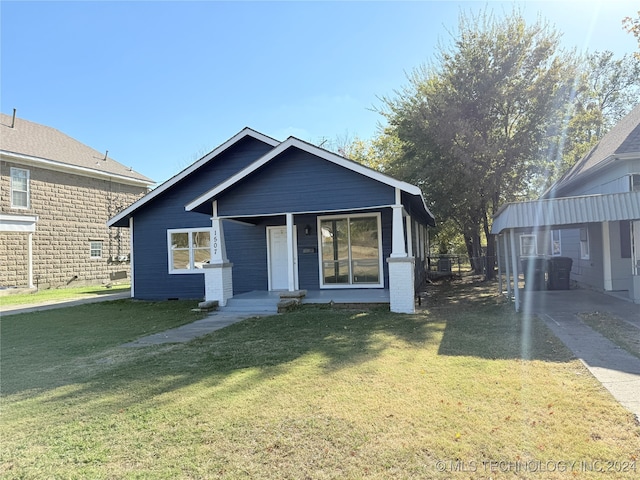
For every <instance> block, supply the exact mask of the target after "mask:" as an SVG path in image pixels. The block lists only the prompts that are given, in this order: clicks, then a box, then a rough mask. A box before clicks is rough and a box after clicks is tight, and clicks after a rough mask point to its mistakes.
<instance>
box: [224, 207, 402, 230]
mask: <svg viewBox="0 0 640 480" xmlns="http://www.w3.org/2000/svg"><path fill="white" fill-rule="evenodd" d="M391 207H393V205H374V206H371V207H361V208H339V209H336V210H298V211H291V212H287V213H292V214H293V215H318V214H326V215H339V214H341V213H344V214H347V213H349V212H354V211H368V210H379V209H382V208H391ZM283 215H286V213H285V212H276V213H252V214H244V215H221V216H220V218H223V219H225V220H230V221H234V220H235V221H236V222H238V223H241V224H243V225H253V224H252V223H249V222H243V221H241V220H238V219H239V218H259V217H282V216H283ZM354 215H359V214H354ZM362 215H365V214H364V213H363V214H362Z"/></svg>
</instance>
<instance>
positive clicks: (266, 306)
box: [218, 298, 279, 314]
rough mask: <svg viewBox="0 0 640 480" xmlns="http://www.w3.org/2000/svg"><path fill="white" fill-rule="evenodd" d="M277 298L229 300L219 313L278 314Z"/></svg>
mask: <svg viewBox="0 0 640 480" xmlns="http://www.w3.org/2000/svg"><path fill="white" fill-rule="evenodd" d="M278 302H279V299H278V298H274V299H255V298H252V299H238V298H230V299H229V300H228V301H227V305H226V306H224V307H220V308H219V309H218V310H219V311H220V312H243V313H274V314H275V313H278Z"/></svg>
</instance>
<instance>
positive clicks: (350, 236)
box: [108, 128, 435, 313]
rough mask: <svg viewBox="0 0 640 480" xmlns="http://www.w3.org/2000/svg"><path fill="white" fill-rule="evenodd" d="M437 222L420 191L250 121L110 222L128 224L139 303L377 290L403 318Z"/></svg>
mask: <svg viewBox="0 0 640 480" xmlns="http://www.w3.org/2000/svg"><path fill="white" fill-rule="evenodd" d="M434 224H435V222H434V217H433V215H432V213H431V212H430V211H429V209H428V208H427V206H426V204H425V202H424V198H423V196H422V193H421V191H420V189H419V188H418V187H416V186H414V185H411V184H408V183H405V182H401V181H399V180H396V179H394V178H391V177H389V176H387V175H384V174H382V173H380V172H377V171H375V170H372V169H370V168H367V167H365V166H363V165H361V164H358V163H356V162H353V161H350V160H348V159H346V158H344V157H341V156H339V155H336V154H334V153H332V152H329V151H327V150H324V149H322V148H318V147H316V146H314V145H311V144H309V143H306V142H303V141H301V140H299V139H297V138H294V137H290V138H289V139H287V140H285V141H284V142H278V141H276V140H274V139H273V138H270V137H268V136H265V135H263V134H261V133H259V132H256V131H254V130H252V129H249V128H245V129H244V130H242V131H240V132H239V133H238V134H236V135H235V136H234V137H232V138H231V139H229V140H228V141H226V142H225V143H223V144H222V145H220V146H219V147H217V148H216V149H214V150H213V151H212V152H210V153H209V154H207V155H205V156H204V157H203V158H201V159H200V160H198V161H196V162H195V163H194V164H192V165H191V166H190V167H188V168H186V169H185V170H183V171H182V172H180V173H179V174H177V175H176V176H174V177H173V178H171V179H169V180H168V181H167V182H165V183H164V184H162V185H161V186H159V187H158V188H156V189H155V190H153V191H151V192H150V193H149V194H147V195H146V196H145V197H143V198H141V199H140V200H139V201H137V202H135V203H133V204H132V205H131V206H129V207H128V208H126V209H125V210H123V211H122V212H120V213H119V214H118V215H116V216H115V217H113V218H112V219H110V220H109V222H108V225H109V226H122V227H129V229H130V235H131V244H132V252H131V267H132V273H131V278H132V296H133V297H135V298H140V299H153V300H159V299H170V298H185V299H187V298H188V299H203V298H204V299H206V300H217V301H218V302H219V303H220V305H221V306H224V305H226V304H227V301H228V300H229V299H231V298H232V297H233V296H237V295H239V294H242V293H246V292H253V291H284V292H300V291H326V292H331V291H334V292H337V291H341V292H343V293H344V291H346V290H351V291H355V290H357V291H362V290H363V289H367V290H373V289H377V290H383V291H387V292H388V294H389V302H390V306H391V310H392V311H396V312H405V313H410V312H413V311H414V298H415V289H416V287H417V286H419V285H420V284H421V282H422V281H423V280H424V278H425V276H426V270H427V266H426V263H427V254H428V234H427V227H428V226H430V225H434Z"/></svg>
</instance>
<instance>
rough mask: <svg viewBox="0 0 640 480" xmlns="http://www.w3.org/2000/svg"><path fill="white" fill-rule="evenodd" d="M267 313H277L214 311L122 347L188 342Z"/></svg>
mask: <svg viewBox="0 0 640 480" xmlns="http://www.w3.org/2000/svg"><path fill="white" fill-rule="evenodd" d="M265 315H275V314H273V313H268V314H265V313H264V312H256V313H251V312H228V313H225V312H212V313H211V314H209V316H208V317H206V318H203V319H202V320H196V321H195V322H191V323H187V324H185V325H181V326H179V327H176V328H172V329H170V330H166V331H164V332H160V333H154V334H153V335H147V336H146V337H141V338H138V339H137V340H134V341H133V342H129V343H125V344H123V345H121V346H122V347H148V346H150V345H162V344H165V343H182V342H188V341H190V340H193V339H195V338H198V337H202V336H204V335H207V334H209V333H211V332H214V331H216V330H220V329H221V328H224V327H228V326H229V325H232V324H234V323H237V322H240V321H242V320H246V319H247V318H255V317H261V316H265Z"/></svg>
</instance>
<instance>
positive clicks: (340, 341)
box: [0, 283, 640, 479]
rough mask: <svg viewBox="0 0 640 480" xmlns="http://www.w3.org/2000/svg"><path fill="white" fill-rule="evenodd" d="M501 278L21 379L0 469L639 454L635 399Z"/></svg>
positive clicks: (223, 469)
mask: <svg viewBox="0 0 640 480" xmlns="http://www.w3.org/2000/svg"><path fill="white" fill-rule="evenodd" d="M492 290H493V292H495V286H491V285H486V284H481V283H470V284H459V283H454V284H451V285H449V286H448V287H447V288H444V287H442V286H439V287H429V291H428V292H427V293H428V297H429V298H428V300H427V306H426V307H425V308H424V309H422V310H421V311H420V312H419V313H418V314H416V315H395V314H390V313H389V312H384V311H369V312H357V311H339V310H338V311H336V310H331V309H322V308H303V309H301V310H299V311H296V312H292V313H289V314H285V315H280V316H274V317H268V318H262V319H251V320H247V321H244V322H241V323H238V324H236V325H233V326H231V327H228V328H226V329H224V330H220V331H218V332H215V333H213V334H211V335H208V336H206V337H203V338H201V339H198V340H195V341H193V342H190V343H187V344H180V345H174V346H171V347H145V348H142V349H137V350H135V352H134V353H130V354H129V357H128V358H126V359H125V360H123V361H118V362H114V363H113V365H112V366H111V367H110V368H106V369H104V370H100V371H97V372H96V371H93V372H89V373H88V374H87V375H86V376H85V377H82V376H80V377H77V376H75V377H73V378H72V379H70V381H68V382H66V383H65V384H62V385H57V386H55V387H53V388H48V389H42V390H40V391H36V392H33V393H32V394H25V392H15V393H14V394H13V395H8V396H5V397H4V399H3V416H2V423H3V439H4V440H3V449H2V466H1V467H0V475H4V476H6V477H12V476H14V477H22V478H40V477H43V476H44V477H49V478H232V479H235V478H274V479H276V478H277V479H282V478H292V479H294V478H295V479H300V478H302V479H304V478H310V479H329V478H380V479H383V478H384V479H386V478H420V479H422V478H443V479H444V478H535V479H542V478H545V479H547V478H551V479H553V478H567V477H570V478H583V477H584V476H585V475H586V474H585V473H584V472H583V471H584V470H585V468H589V467H593V466H594V465H595V467H596V468H600V469H601V467H602V466H607V465H608V464H607V463H604V462H618V463H617V464H616V465H618V466H620V467H622V466H624V465H626V468H627V469H630V466H631V465H634V463H633V462H637V461H638V457H639V456H640V427H639V426H638V424H637V422H636V421H635V418H634V417H633V415H631V414H630V413H629V412H627V411H626V410H624V409H623V408H622V407H620V406H619V405H618V404H617V403H616V402H615V401H614V400H613V399H612V398H611V396H610V395H609V394H608V393H607V392H606V391H605V390H604V389H603V388H602V386H601V385H600V384H599V383H598V382H597V381H596V380H595V379H594V378H593V377H592V376H591V375H590V374H589V373H588V371H586V370H585V368H584V367H583V366H582V364H581V363H580V362H579V361H576V360H575V359H573V358H572V356H571V355H570V353H569V352H568V351H567V350H566V349H565V348H564V347H563V346H562V345H561V344H560V343H559V341H558V340H557V339H556V338H555V337H553V336H552V335H551V334H550V333H549V331H548V330H547V329H546V328H545V327H544V325H543V324H542V323H540V322H537V321H532V322H533V323H531V324H524V323H523V322H524V321H523V317H521V316H519V315H517V314H514V313H512V311H511V309H510V308H509V307H507V306H503V305H501V300H500V299H499V297H497V296H496V295H495V294H493V293H492ZM524 344H526V345H527V352H528V353H527V357H526V358H523V355H522V354H521V351H522V346H523V345H524ZM42 348H44V349H46V348H47V347H46V344H45V345H42ZM105 352H107V353H106V354H109V355H110V354H111V353H109V352H112V350H106V349H105ZM97 354H98V352H95V353H94V358H97V357H96V356H95V355H97ZM595 461H598V462H603V463H595V464H594V463H593V462H595ZM483 462H484V463H483ZM487 462H495V463H487ZM497 462H503V463H497ZM536 462H542V463H536ZM559 462H567V463H564V464H563V463H559ZM571 462H576V463H573V464H572V463H571ZM625 462H626V463H625ZM525 469H529V470H531V469H536V470H537V471H535V472H530V471H525ZM552 469H553V470H555V471H549V470H552ZM462 470H466V471H462ZM516 470H519V471H517V472H516ZM588 478H629V479H630V478H637V472H617V473H616V474H615V475H612V474H611V473H608V472H600V473H599V472H591V473H589V474H588Z"/></svg>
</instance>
